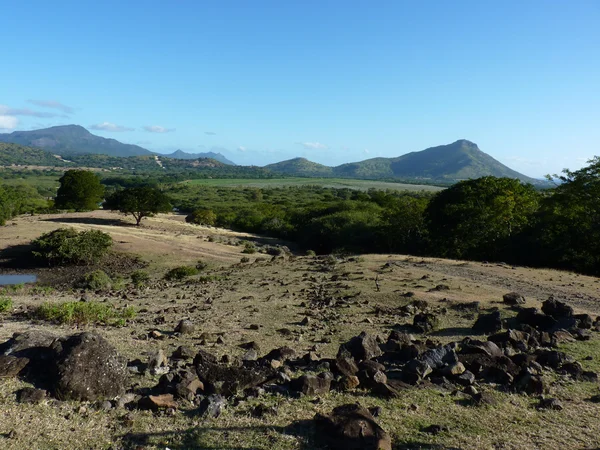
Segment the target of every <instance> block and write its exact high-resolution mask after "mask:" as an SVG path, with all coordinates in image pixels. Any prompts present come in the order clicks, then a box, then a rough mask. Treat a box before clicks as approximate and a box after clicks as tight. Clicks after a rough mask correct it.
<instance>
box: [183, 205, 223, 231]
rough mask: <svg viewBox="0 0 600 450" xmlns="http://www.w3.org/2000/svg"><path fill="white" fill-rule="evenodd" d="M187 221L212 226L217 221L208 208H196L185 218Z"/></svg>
mask: <svg viewBox="0 0 600 450" xmlns="http://www.w3.org/2000/svg"><path fill="white" fill-rule="evenodd" d="M185 221H186V222H187V223H195V224H196V225H208V226H211V227H212V226H214V225H215V223H216V222H217V215H216V214H215V213H214V212H213V211H212V210H210V209H205V208H203V209H197V210H195V211H194V212H193V213H191V214H188V215H187V216H186V218H185Z"/></svg>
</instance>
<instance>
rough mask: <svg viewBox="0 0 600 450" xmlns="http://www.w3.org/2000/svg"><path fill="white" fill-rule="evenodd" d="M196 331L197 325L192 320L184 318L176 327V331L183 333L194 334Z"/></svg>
mask: <svg viewBox="0 0 600 450" xmlns="http://www.w3.org/2000/svg"><path fill="white" fill-rule="evenodd" d="M195 331H196V327H195V326H194V324H193V323H192V321H191V320H187V319H183V320H180V321H179V323H178V324H177V326H176V327H175V332H176V333H181V334H192V333H194V332H195Z"/></svg>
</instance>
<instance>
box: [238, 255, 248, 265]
mask: <svg viewBox="0 0 600 450" xmlns="http://www.w3.org/2000/svg"><path fill="white" fill-rule="evenodd" d="M240 262H241V263H242V264H244V263H249V262H250V258H248V257H247V256H242V258H241V259H240Z"/></svg>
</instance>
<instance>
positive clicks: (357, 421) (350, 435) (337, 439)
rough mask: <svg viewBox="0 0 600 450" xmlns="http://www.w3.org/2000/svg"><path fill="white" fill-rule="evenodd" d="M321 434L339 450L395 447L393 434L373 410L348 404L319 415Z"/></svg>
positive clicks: (373, 449)
mask: <svg viewBox="0 0 600 450" xmlns="http://www.w3.org/2000/svg"><path fill="white" fill-rule="evenodd" d="M315 423H316V428H317V436H319V437H322V438H323V440H324V441H327V443H328V444H329V447H330V448H332V449H339V450H359V449H360V450H391V449H392V441H391V438H390V436H389V435H388V434H387V433H386V432H385V431H384V430H383V429H382V428H381V427H380V426H379V425H378V424H377V422H375V418H374V417H373V416H372V415H371V413H370V412H369V410H367V409H366V408H364V407H362V406H360V405H358V404H354V405H352V404H348V405H342V406H338V407H337V408H334V409H333V411H332V412H331V413H330V414H327V415H322V414H317V415H316V416H315Z"/></svg>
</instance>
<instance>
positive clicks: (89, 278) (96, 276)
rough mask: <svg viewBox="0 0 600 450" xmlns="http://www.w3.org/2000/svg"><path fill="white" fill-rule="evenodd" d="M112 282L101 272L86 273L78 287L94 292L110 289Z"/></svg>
mask: <svg viewBox="0 0 600 450" xmlns="http://www.w3.org/2000/svg"><path fill="white" fill-rule="evenodd" d="M112 283H113V280H112V279H111V278H110V277H109V276H108V274H107V273H106V272H104V271H103V270H94V271H93V272H89V273H86V274H85V275H84V276H83V277H82V279H81V280H80V281H79V283H78V285H79V286H80V287H81V288H83V289H91V290H94V291H97V290H103V289H110V288H111V286H112Z"/></svg>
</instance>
